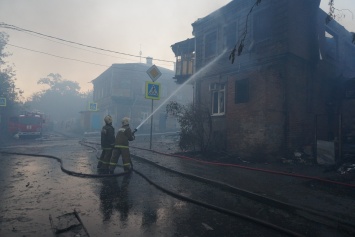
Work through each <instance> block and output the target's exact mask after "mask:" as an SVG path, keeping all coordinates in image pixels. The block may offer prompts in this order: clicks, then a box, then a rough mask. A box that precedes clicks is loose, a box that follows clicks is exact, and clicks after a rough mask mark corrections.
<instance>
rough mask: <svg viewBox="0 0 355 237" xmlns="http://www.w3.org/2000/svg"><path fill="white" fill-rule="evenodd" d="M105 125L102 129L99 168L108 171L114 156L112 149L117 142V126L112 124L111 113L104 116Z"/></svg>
mask: <svg viewBox="0 0 355 237" xmlns="http://www.w3.org/2000/svg"><path fill="white" fill-rule="evenodd" d="M104 121H105V126H103V127H102V129H101V149H102V152H101V156H100V160H99V163H98V164H97V168H98V169H99V170H100V171H103V172H107V171H108V169H109V163H110V159H111V156H112V150H113V147H114V144H115V128H114V127H113V126H112V117H111V116H110V115H107V116H105V118H104Z"/></svg>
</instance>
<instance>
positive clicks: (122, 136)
mask: <svg viewBox="0 0 355 237" xmlns="http://www.w3.org/2000/svg"><path fill="white" fill-rule="evenodd" d="M133 140H134V136H133V134H132V130H131V128H130V127H129V125H123V126H122V127H121V128H120V129H118V132H117V135H116V141H115V147H119V146H123V147H124V146H126V147H128V144H129V141H133Z"/></svg>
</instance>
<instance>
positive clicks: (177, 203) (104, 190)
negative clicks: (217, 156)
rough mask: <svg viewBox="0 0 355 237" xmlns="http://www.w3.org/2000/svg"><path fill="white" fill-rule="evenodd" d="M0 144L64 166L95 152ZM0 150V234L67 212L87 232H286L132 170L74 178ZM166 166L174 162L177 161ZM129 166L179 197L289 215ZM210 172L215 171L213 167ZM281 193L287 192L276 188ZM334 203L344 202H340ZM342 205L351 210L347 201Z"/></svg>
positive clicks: (87, 160) (90, 165) (59, 144)
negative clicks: (209, 205)
mask: <svg viewBox="0 0 355 237" xmlns="http://www.w3.org/2000/svg"><path fill="white" fill-rule="evenodd" d="M2 150H6V151H10V152H16V153H30V154H37V155H40V154H41V155H52V156H56V157H59V158H60V159H62V161H63V167H65V168H66V169H68V170H72V171H75V172H79V173H80V172H81V173H84V174H96V173H97V171H96V164H97V159H96V155H97V154H96V151H95V150H94V149H91V148H89V147H87V146H83V145H80V144H79V139H77V138H65V139H63V138H61V137H53V138H51V139H48V140H43V141H37V140H24V141H17V142H15V143H13V144H12V145H9V146H7V147H6V148H3V149H2ZM133 153H136V154H139V152H135V151H134V152H133ZM141 153H142V152H141ZM0 155H1V159H0V167H1V168H0V169H1V171H0V190H1V193H0V198H1V203H0V211H1V214H0V236H54V234H53V230H52V229H51V225H50V221H49V216H51V217H52V218H53V219H55V218H56V217H59V216H62V215H64V214H66V213H71V212H73V210H76V211H77V213H78V214H79V215H80V218H81V220H82V222H83V225H84V226H85V228H86V229H87V232H88V233H89V235H90V236H189V237H193V236H289V235H288V234H285V233H280V232H277V231H276V232H275V230H272V229H270V228H267V227H265V226H262V225H257V224H255V223H251V222H250V221H247V220H245V219H242V218H236V217H231V216H230V215H226V214H223V213H220V212H218V211H213V210H211V209H208V208H204V207H202V206H199V205H196V204H193V203H190V202H186V201H184V200H180V199H178V198H175V197H173V196H171V195H167V194H166V193H164V192H162V191H160V190H158V189H157V188H155V187H154V186H153V185H150V184H149V183H148V182H147V181H146V180H144V179H143V178H142V177H141V176H140V175H138V174H137V173H135V172H132V173H131V174H129V175H124V176H120V177H106V178H84V177H75V176H70V175H67V174H66V173H64V172H62V171H61V169H60V163H59V162H58V161H56V160H54V159H48V158H45V157H32V156H27V155H10V154H0ZM152 159H153V157H152ZM120 162H121V160H120ZM180 163H181V162H180ZM171 165H172V166H174V167H175V168H176V167H178V166H180V165H179V164H171ZM134 168H135V169H136V170H139V172H142V173H144V174H146V175H147V176H149V178H150V179H152V180H154V182H157V183H159V184H160V185H162V186H165V187H167V188H169V189H171V190H175V192H177V193H179V194H182V195H184V196H189V197H194V198H197V199H202V200H204V201H206V202H208V203H214V204H215V205H221V206H223V205H224V206H225V208H228V207H232V206H233V209H238V208H237V207H234V206H238V205H239V204H242V205H241V207H242V209H244V208H243V207H247V206H248V205H251V206H252V208H251V209H247V208H245V209H246V210H244V211H246V212H250V213H252V214H253V215H254V214H255V213H257V214H263V215H265V212H267V213H277V215H278V216H279V217H278V218H289V217H290V214H288V213H284V212H283V211H277V210H276V209H274V208H265V207H263V206H261V205H259V204H250V203H251V201H249V200H244V199H243V198H241V197H239V196H237V195H235V194H229V193H228V192H225V191H218V189H213V188H211V187H210V186H209V185H207V184H198V185H197V184H195V183H193V182H192V181H189V180H188V179H186V178H184V177H178V176H177V175H173V174H171V173H169V172H167V171H161V170H157V169H156V168H154V167H152V166H150V165H148V164H145V163H142V162H140V161H139V160H134ZM180 168H182V169H185V168H184V163H181V167H180ZM186 169H188V168H187V167H186ZM121 170H122V168H121V167H117V169H116V173H119V172H121ZM216 172H219V171H218V169H216ZM249 175H250V177H249V178H248V180H249V181H246V182H244V183H247V182H250V181H251V180H252V178H251V177H252V176H251V174H249ZM256 185H257V184H256ZM282 192H286V191H282V190H280V191H279V193H282ZM279 195H280V194H279ZM343 200H349V202H350V203H349V204H350V205H351V200H354V199H351V198H346V197H345V198H344V199H343ZM343 200H342V201H341V202H343ZM333 201H334V200H331V202H333ZM334 202H335V201H334ZM343 203H344V202H343ZM352 203H353V201H352ZM345 204H346V203H344V205H345ZM339 207H340V208H344V207H342V206H341V205H339ZM345 207H346V206H345ZM348 208H354V205H353V206H351V207H348ZM239 209H240V208H239ZM253 209H254V210H253ZM295 220H296V219H294V220H292V222H293V223H296V222H297V225H299V226H302V225H305V224H303V223H304V222H303V221H300V222H298V220H297V221H295ZM291 226H292V225H291ZM307 228H308V227H307ZM309 231H310V233H313V234H312V235H305V236H326V235H324V234H326V233H329V234H332V233H333V234H334V233H337V231H335V232H334V230H329V229H328V228H327V227H322V228H320V227H319V228H318V229H317V230H313V229H312V228H310V229H309ZM312 231H316V232H312ZM58 236H64V235H58ZM72 236H75V235H72ZM76 236H80V235H76ZM301 236H302V235H301ZM329 236H351V235H347V234H346V233H342V232H339V235H338V234H337V235H329Z"/></svg>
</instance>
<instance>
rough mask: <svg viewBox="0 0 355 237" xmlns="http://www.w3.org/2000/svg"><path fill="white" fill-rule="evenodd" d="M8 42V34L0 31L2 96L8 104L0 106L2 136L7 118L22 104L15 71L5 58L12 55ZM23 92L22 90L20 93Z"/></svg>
mask: <svg viewBox="0 0 355 237" xmlns="http://www.w3.org/2000/svg"><path fill="white" fill-rule="evenodd" d="M7 42H8V35H7V34H5V33H3V32H0V97H1V98H5V99H6V106H1V107H0V136H1V135H2V136H3V135H4V134H6V132H7V129H6V125H7V120H8V118H9V117H10V116H11V115H12V114H13V113H15V109H16V107H17V106H19V105H20V104H19V103H18V102H17V99H18V93H17V92H15V88H16V86H15V80H16V78H15V71H14V70H13V68H12V67H11V66H10V65H8V64H7V63H6V61H5V58H6V57H8V56H9V55H10V54H9V53H6V52H5V47H6V44H7ZM22 93H23V92H22V91H20V94H22Z"/></svg>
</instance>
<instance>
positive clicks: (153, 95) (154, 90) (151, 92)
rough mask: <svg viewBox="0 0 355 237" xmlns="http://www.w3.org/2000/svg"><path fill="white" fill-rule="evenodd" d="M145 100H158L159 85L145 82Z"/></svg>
mask: <svg viewBox="0 0 355 237" xmlns="http://www.w3.org/2000/svg"><path fill="white" fill-rule="evenodd" d="M145 98H146V99H152V100H160V83H156V82H150V81H146V82H145Z"/></svg>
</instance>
